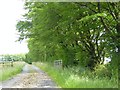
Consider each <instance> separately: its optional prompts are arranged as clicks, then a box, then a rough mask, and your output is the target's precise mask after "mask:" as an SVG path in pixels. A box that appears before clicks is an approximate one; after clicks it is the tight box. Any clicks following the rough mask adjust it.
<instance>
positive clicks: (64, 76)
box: [34, 63, 118, 88]
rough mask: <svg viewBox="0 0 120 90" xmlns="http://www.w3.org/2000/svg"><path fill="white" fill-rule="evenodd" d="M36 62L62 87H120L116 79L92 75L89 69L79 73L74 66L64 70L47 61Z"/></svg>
mask: <svg viewBox="0 0 120 90" xmlns="http://www.w3.org/2000/svg"><path fill="white" fill-rule="evenodd" d="M34 64H35V65H36V66H38V67H39V68H40V69H42V70H44V71H45V72H46V73H47V74H48V75H49V76H50V77H51V78H52V79H53V80H54V81H55V82H56V84H57V85H58V86H60V87H62V88H118V84H117V82H116V81H115V80H114V79H108V78H104V77H103V78H97V76H96V77H95V76H92V77H91V75H92V74H91V72H89V71H85V72H84V71H83V72H81V73H80V74H78V73H76V72H73V70H74V71H75V70H77V69H73V68H69V69H67V68H66V69H64V70H63V69H57V68H54V67H53V66H52V65H50V64H47V63H34ZM81 71H82V70H81Z"/></svg>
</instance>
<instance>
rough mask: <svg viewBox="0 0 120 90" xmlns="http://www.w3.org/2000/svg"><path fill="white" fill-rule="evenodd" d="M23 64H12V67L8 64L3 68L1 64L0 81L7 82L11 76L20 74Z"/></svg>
mask: <svg viewBox="0 0 120 90" xmlns="http://www.w3.org/2000/svg"><path fill="white" fill-rule="evenodd" d="M24 64H25V63H24V62H14V63H13V67H11V66H10V65H8V63H7V65H4V66H3V64H0V81H4V80H7V79H9V78H11V77H12V76H14V75H16V74H18V73H20V72H21V70H22V68H23V66H24Z"/></svg>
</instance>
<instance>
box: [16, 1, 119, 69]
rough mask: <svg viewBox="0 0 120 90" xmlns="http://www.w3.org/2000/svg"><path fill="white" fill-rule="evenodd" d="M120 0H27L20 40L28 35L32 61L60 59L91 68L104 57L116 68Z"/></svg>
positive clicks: (29, 54)
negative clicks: (30, 0)
mask: <svg viewBox="0 0 120 90" xmlns="http://www.w3.org/2000/svg"><path fill="white" fill-rule="evenodd" d="M119 6H120V3H119V2H105V3H102V2H96V3H94V2H89V3H87V2H86V3H85V2H69V3H68V2H66V3H63V2H49V3H48V2H26V3H25V5H24V8H25V10H26V13H25V14H24V15H23V17H24V20H20V21H19V22H18V23H17V25H16V28H17V31H18V32H19V36H20V37H19V40H18V41H21V40H23V39H28V48H29V53H28V54H27V55H26V57H27V58H28V59H29V60H31V61H49V62H53V61H54V60H58V59H62V60H63V66H65V67H67V66H73V65H76V64H78V65H81V66H83V67H88V68H89V69H91V70H93V69H94V68H95V67H96V66H97V65H99V64H103V63H104V61H105V57H109V58H111V63H110V65H111V66H112V67H114V68H115V69H116V68H118V67H117V66H118V57H119V55H120V7H119Z"/></svg>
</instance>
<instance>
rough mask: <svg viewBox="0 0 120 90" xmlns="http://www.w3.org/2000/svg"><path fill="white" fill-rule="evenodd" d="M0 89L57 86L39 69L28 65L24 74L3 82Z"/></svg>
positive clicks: (24, 69)
mask: <svg viewBox="0 0 120 90" xmlns="http://www.w3.org/2000/svg"><path fill="white" fill-rule="evenodd" d="M0 88H57V85H56V84H55V83H54V82H53V81H52V80H51V79H50V77H49V76H48V75H47V74H46V73H45V72H43V71H42V70H40V69H39V68H38V67H36V66H34V65H28V64H26V65H25V66H24V67H23V71H22V73H20V74H18V75H16V76H15V77H13V78H11V79H9V80H7V81H4V82H2V83H1V84H0Z"/></svg>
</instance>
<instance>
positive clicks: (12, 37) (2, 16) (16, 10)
mask: <svg viewBox="0 0 120 90" xmlns="http://www.w3.org/2000/svg"><path fill="white" fill-rule="evenodd" d="M23 4H24V2H23V1H22V0H1V1H0V54H15V53H25V52H28V48H27V43H26V42H22V43H21V44H20V42H15V41H16V40H17V37H18V36H17V35H16V33H17V32H16V27H15V25H16V23H17V20H20V18H22V14H24V12H25V11H24V9H23Z"/></svg>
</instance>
